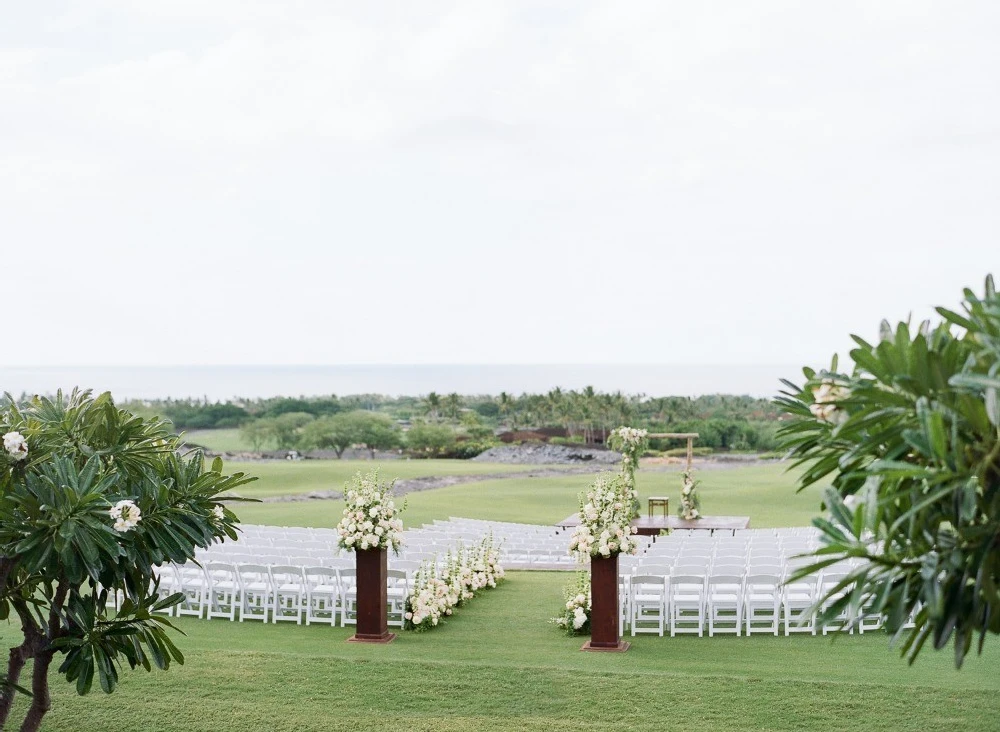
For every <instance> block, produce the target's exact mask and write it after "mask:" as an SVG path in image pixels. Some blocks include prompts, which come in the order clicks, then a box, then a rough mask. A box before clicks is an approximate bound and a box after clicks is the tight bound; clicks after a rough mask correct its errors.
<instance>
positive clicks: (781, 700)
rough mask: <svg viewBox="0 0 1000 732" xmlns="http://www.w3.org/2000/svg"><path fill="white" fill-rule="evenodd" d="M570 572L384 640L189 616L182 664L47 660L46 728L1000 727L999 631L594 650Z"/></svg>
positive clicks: (529, 582) (514, 580)
mask: <svg viewBox="0 0 1000 732" xmlns="http://www.w3.org/2000/svg"><path fill="white" fill-rule="evenodd" d="M569 577H570V575H568V574H566V573H555V572H551V573H550V572H542V573H529V572H512V573H511V575H510V581H509V582H507V583H506V584H505V585H503V586H501V587H500V588H499V589H497V590H493V591H490V592H486V593H484V594H483V595H482V596H481V597H479V598H477V599H476V600H474V601H473V602H472V603H471V604H470V605H468V606H467V607H464V608H460V609H459V611H458V615H456V616H455V617H453V618H452V619H451V620H449V622H448V623H447V624H446V625H445V626H444V627H442V628H438V629H437V630H435V631H433V632H430V633H425V634H412V633H404V634H401V635H400V637H399V638H398V640H397V641H396V642H395V643H393V644H391V645H389V646H356V645H350V644H347V643H345V642H344V639H345V638H347V636H348V635H350V633H351V631H350V630H348V629H340V628H336V629H331V628H329V627H320V626H311V627H309V628H306V627H304V626H302V627H298V626H288V625H281V626H278V627H275V626H273V625H267V626H262V625H260V624H250V623H242V624H241V623H228V622H224V621H212V622H208V621H195V620H184V621H181V622H180V626H181V627H182V628H183V630H184V631H185V632H186V633H187V634H188V637H186V638H179V639H178V643H179V645H180V646H181V648H182V650H183V651H184V652H185V654H187V658H188V661H187V663H186V664H185V665H184V666H180V667H175V668H172V669H171V670H170V671H168V672H166V673H153V674H145V673H129V672H127V671H126V672H125V673H124V674H123V676H124V678H123V683H122V685H121V687H120V688H119V690H118V691H117V692H116V693H115V695H114V696H112V697H110V698H107V697H104V696H103V695H102V694H100V693H99V692H98V693H95V694H94V695H92V697H90V698H87V699H83V700H81V699H79V698H78V697H76V695H75V693H74V692H73V688H72V687H71V686H70V685H68V684H65V683H63V682H62V681H61V680H59V679H55V677H54V681H55V689H54V691H55V694H54V706H53V711H52V712H51V713H50V715H49V717H48V718H47V722H48V723H47V725H46V729H48V730H53V731H54V732H62V731H65V732H69V731H77V732H92V731H93V730H102V732H135V731H136V730H156V731H157V732H173V731H175V730H176V731H177V732H181V731H183V732H201V731H202V730H204V731H205V732H209V731H211V732H220V731H224V730H241V731H243V732H254V731H257V730H260V731H261V732H264V731H265V730H266V731H267V732H285V731H288V732H292V731H295V732H303V731H305V730H435V731H436V730H480V729H487V730H518V731H519V732H525V731H530V730H546V731H549V730H597V729H606V728H607V727H608V726H609V725H614V726H616V727H617V728H618V729H635V730H662V729H665V728H670V729H676V730H709V729H716V730H717V729H727V730H751V729H775V730H794V729H801V728H803V727H807V726H808V727H813V728H821V729H828V730H840V729H843V730H857V729H860V728H863V729H865V730H898V729H943V728H949V727H954V728H959V729H963V730H975V729H996V711H995V710H996V703H995V701H996V698H997V692H998V691H1000V674H998V673H997V672H998V671H1000V653H997V652H995V651H993V648H994V647H993V646H992V645H991V644H987V651H988V652H987V654H986V656H985V657H983V658H976V657H972V658H970V659H969V661H968V662H967V664H966V668H965V669H964V670H963V671H961V672H956V671H955V670H954V669H953V668H952V667H951V660H952V656H951V654H950V653H948V652H943V653H937V654H935V653H932V652H927V653H926V654H925V655H924V656H923V657H922V658H921V660H920V661H919V662H918V663H917V665H916V666H915V667H913V668H908V667H907V666H906V664H905V663H904V662H903V661H901V660H900V659H899V657H898V655H897V654H896V653H895V652H893V651H890V650H888V649H887V639H886V637H885V636H884V635H880V634H869V635H866V636H863V637H859V636H837V637H836V639H835V640H831V638H829V637H828V638H823V637H817V638H813V637H811V636H793V637H791V638H784V637H780V638H774V637H772V636H761V637H756V636H755V637H752V638H733V637H717V638H712V639H709V638H702V639H699V638H697V637H683V638H681V637H678V638H674V639H671V638H659V637H656V636H646V637H639V638H637V639H635V641H634V645H633V648H632V650H631V651H629V652H628V653H627V654H624V655H613V654H607V655H605V654H585V653H581V652H580V651H579V650H578V649H579V647H580V645H581V643H582V640H581V639H579V638H569V637H567V636H564V635H562V634H561V633H560V632H559V631H558V630H556V629H555V628H554V627H553V626H552V625H550V624H549V623H548V622H547V619H548V618H549V617H550V616H551V615H553V614H555V612H556V611H557V609H558V606H559V604H560V602H561V600H562V587H563V585H564V584H565V583H566V582H567V580H568V579H569ZM0 640H2V642H5V643H7V644H8V645H9V644H10V643H11V642H13V640H14V632H13V628H11V627H10V626H5V627H4V628H3V633H2V638H0ZM22 704H23V702H22Z"/></svg>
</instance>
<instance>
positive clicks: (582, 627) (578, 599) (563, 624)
mask: <svg viewBox="0 0 1000 732" xmlns="http://www.w3.org/2000/svg"><path fill="white" fill-rule="evenodd" d="M590 611H591V596H590V573H589V572H580V573H578V574H577V576H576V580H575V581H574V582H573V583H572V584H571V585H569V586H568V587H567V588H566V606H565V610H563V613H562V615H560V616H559V617H558V618H552V622H553V623H555V624H556V625H558V626H559V627H560V628H562V629H563V630H565V631H566V632H567V633H569V634H570V635H585V634H587V633H589V632H590Z"/></svg>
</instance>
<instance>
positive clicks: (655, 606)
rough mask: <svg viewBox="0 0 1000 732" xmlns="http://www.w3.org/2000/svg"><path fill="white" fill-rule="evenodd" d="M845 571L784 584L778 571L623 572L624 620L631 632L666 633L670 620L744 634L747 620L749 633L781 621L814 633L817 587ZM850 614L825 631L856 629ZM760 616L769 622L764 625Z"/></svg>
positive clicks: (683, 629) (867, 621) (689, 627)
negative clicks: (702, 573) (770, 572)
mask: <svg viewBox="0 0 1000 732" xmlns="http://www.w3.org/2000/svg"><path fill="white" fill-rule="evenodd" d="M844 576H845V573H844V572H837V573H828V574H827V575H826V577H821V576H819V577H816V576H814V577H809V578H805V579H804V580H801V581H799V582H796V583H793V584H788V585H786V584H784V583H783V579H782V577H781V575H780V574H750V575H738V574H728V575H727V574H721V573H713V574H712V575H710V576H702V575H682V574H674V575H670V576H664V575H660V574H638V575H633V576H627V575H623V576H622V577H620V590H621V592H622V595H623V597H622V598H621V599H622V604H623V616H624V618H623V625H629V626H631V630H632V634H633V635H635V634H636V633H643V632H658V633H659V634H660V635H662V634H663V632H664V626H665V624H666V625H669V628H670V634H671V636H674V635H676V634H677V633H687V632H697V633H698V635H699V636H701V635H703V632H704V630H705V628H706V627H707V629H708V633H709V635H710V636H712V635H715V634H716V633H735V634H736V635H740V633H741V628H742V627H744V626H745V631H746V633H747V635H750V634H751V633H752V632H753V630H755V629H756V630H758V631H759V630H768V631H770V632H772V633H773V634H774V635H777V634H778V630H779V625H780V624H782V623H783V624H784V626H785V635H788V634H790V633H792V632H809V633H812V634H813V635H815V634H816V630H817V626H816V617H815V614H814V613H812V612H809V611H810V610H811V609H812V607H813V606H814V605H815V603H816V602H817V600H818V598H819V596H820V595H819V594H818V593H819V592H821V591H826V590H830V589H833V588H834V587H835V586H836V585H837V583H838V582H839V581H840V580H841V579H842V578H843V577H844ZM851 620H852V619H851V618H849V617H847V616H846V613H845V614H842V615H841V616H840V617H839V618H838V622H837V623H836V624H826V625H825V626H823V633H824V635H825V634H826V633H827V632H829V631H831V630H843V629H845V628H846V629H848V630H849V632H852V633H853V632H854V630H853V628H854V624H852V623H851ZM761 622H766V623H767V626H764V627H760V626H759V625H758V624H759V623H761ZM648 623H655V625H653V626H649V625H648ZM857 625H858V628H859V631H860V632H864V631H865V630H872V629H875V628H878V627H880V626H881V618H879V617H877V616H875V615H869V616H863V617H862V619H861V621H860V623H858V624H857Z"/></svg>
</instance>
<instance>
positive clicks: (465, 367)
mask: <svg viewBox="0 0 1000 732" xmlns="http://www.w3.org/2000/svg"><path fill="white" fill-rule="evenodd" d="M801 373H802V372H801V367H800V366H791V365H761V364H753V365H733V364H413V365H402V364H400V365H387V364H375V365H339V366H5V367H0V390H2V391H6V392H10V393H11V394H13V395H15V396H18V395H20V394H22V393H28V394H51V393H55V391H56V390H57V389H63V390H69V389H72V388H73V387H77V386H78V387H81V388H89V389H93V390H95V391H110V392H111V393H112V394H113V395H114V396H115V398H116V399H166V398H168V397H169V398H173V399H184V398H199V399H201V398H207V399H209V400H211V401H220V400H227V399H234V398H241V397H242V398H267V397H275V396H323V395H330V394H337V395H340V396H345V395H348V394H384V395H386V396H418V395H422V394H427V393H429V392H432V391H435V392H438V393H443V394H446V393H451V392H457V393H459V394H463V395H468V394H494V395H495V394H499V393H500V392H502V391H506V392H508V393H511V394H522V393H544V392H547V391H549V390H550V389H554V388H556V387H560V388H562V389H582V388H584V387H586V386H593V387H594V388H595V389H597V390H599V391H605V392H614V391H621V392H623V393H626V394H643V395H646V396H650V397H661V396H699V395H702V394H740V395H743V394H746V395H750V396H755V397H770V396H773V395H775V394H776V393H777V392H778V391H779V389H780V388H781V384H780V383H779V379H781V378H787V379H792V380H798V379H800V378H801Z"/></svg>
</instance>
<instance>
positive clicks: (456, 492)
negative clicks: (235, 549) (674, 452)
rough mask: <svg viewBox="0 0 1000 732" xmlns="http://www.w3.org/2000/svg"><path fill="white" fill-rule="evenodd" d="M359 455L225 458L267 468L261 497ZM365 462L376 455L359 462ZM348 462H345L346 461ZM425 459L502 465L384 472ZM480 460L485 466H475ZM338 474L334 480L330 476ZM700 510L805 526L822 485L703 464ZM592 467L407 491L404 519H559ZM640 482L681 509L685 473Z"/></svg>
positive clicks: (323, 474)
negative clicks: (803, 485) (803, 487)
mask: <svg viewBox="0 0 1000 732" xmlns="http://www.w3.org/2000/svg"><path fill="white" fill-rule="evenodd" d="M358 465H359V463H352V467H351V468H349V469H347V470H346V471H345V472H344V473H342V474H341V473H339V472H338V470H339V469H340V468H341V467H343V466H342V465H341V464H340V463H339V461H315V462H312V461H310V462H298V463H252V464H236V463H232V464H229V465H227V466H226V469H227V470H244V471H246V472H249V473H253V474H257V475H261V480H260V481H258V482H257V483H253V484H251V485H250V486H247V488H246V489H244V490H242V491H241V492H242V493H243V494H244V495H248V496H254V497H261V496H268V495H279V494H287V493H301V492H306V491H309V490H317V489H323V488H326V489H329V488H340V487H342V486H343V481H344V480H345V479H346V478H347V477H350V475H352V474H353V472H354V470H356V469H357V466H358ZM360 465H361V466H362V468H364V469H367V468H370V467H371V463H364V462H361V463H360ZM344 466H346V463H345V464H344ZM424 466H426V468H427V472H426V473H424V474H427V475H446V474H449V473H446V472H445V470H446V469H452V470H456V471H457V470H458V469H460V468H461V469H464V470H467V471H468V472H498V468H511V467H523V466H496V465H488V464H483V463H468V462H460V461H449V460H436V461H410V462H399V463H396V462H386V463H384V464H383V465H382V472H383V475H384V476H387V477H392V476H395V475H400V474H403V475H402V477H409V476H407V475H406V472H405V471H407V470H411V469H414V468H416V469H420V468H422V467H424ZM476 466H481V467H479V468H478V470H477V469H476ZM334 474H336V476H337V479H339V480H335V479H334V478H333V477H332V476H333V475H334ZM700 478H701V481H702V483H701V486H700V488H699V490H700V493H701V496H702V513H705V514H717V515H728V516H749V517H750V522H751V524H750V525H751V526H754V527H758V528H763V527H768V526H805V525H808V524H809V521H810V519H811V518H812V517H813V516H815V515H816V514H817V512H818V509H819V500H820V499H819V490H818V489H816V490H813V489H811V490H809V491H805V492H803V493H796V492H795V483H794V475H792V474H789V473H787V472H785V467H784V466H783V465H765V466H757V467H746V468H734V469H732V470H712V471H709V470H705V471H702V472H701V474H700ZM591 480H592V477H591V476H589V475H566V476H559V477H554V478H526V477H518V476H517V475H516V474H513V475H511V477H510V478H504V479H501V480H489V481H481V482H477V483H468V484H464V485H456V486H450V487H447V488H437V489H435V490H431V491H424V492H420V493H411V494H409V495H407V496H406V501H407V511H406V513H404V514H403V522H404V524H405V525H407V526H419V525H420V524H423V523H429V522H430V521H432V520H433V519H436V518H447V517H448V516H463V517H466V518H481V519H491V520H495V521H520V522H524V523H533V524H553V523H555V522H556V521H560V520H562V519H563V518H565V517H566V516H568V515H569V514H571V513H573V512H574V511H576V509H577V494H578V493H579V492H580V491H582V490H584V489H586V487H587V486H588V484H589V483H590V482H591ZM636 482H637V483H638V487H639V495H640V499H641V498H642V497H644V496H650V495H667V496H670V497H671V510H673V511H676V506H677V505H678V504H677V503H676V502H678V501H679V500H680V498H679V494H680V485H681V478H680V474H679V473H676V472H674V473H662V472H653V471H648V470H647V471H641V470H640V471H639V473H638V475H637V478H636ZM234 510H235V511H236V512H237V514H239V516H240V517H241V519H242V520H244V521H246V522H249V523H264V524H276V525H280V526H314V527H333V526H335V525H336V523H337V521H339V520H340V514H341V511H342V510H343V503H342V502H341V501H310V502H301V503H267V504H248V505H239V504H236V505H235V506H234Z"/></svg>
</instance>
